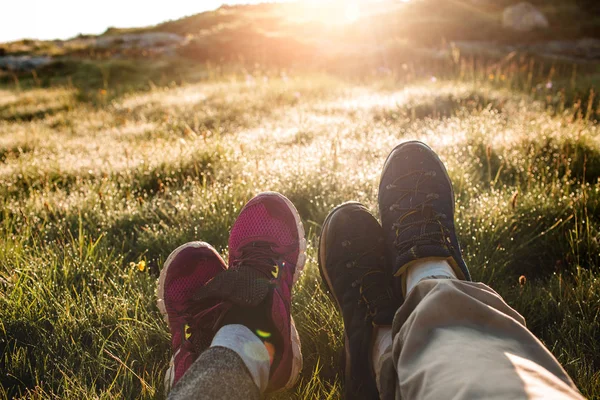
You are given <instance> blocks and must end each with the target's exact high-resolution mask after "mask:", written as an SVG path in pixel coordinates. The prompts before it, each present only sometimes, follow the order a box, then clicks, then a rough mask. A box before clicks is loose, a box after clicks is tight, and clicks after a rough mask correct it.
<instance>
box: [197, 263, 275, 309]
mask: <svg viewBox="0 0 600 400" xmlns="http://www.w3.org/2000/svg"><path fill="white" fill-rule="evenodd" d="M272 287H273V285H272V283H271V282H270V280H269V279H268V278H266V277H265V275H264V274H263V273H262V272H260V271H257V270H255V269H253V268H245V267H243V266H241V267H240V268H237V269H228V270H226V271H223V272H221V273H220V274H218V275H217V276H216V277H215V278H214V279H212V280H211V281H209V282H208V283H207V284H206V285H204V286H203V287H202V288H201V289H200V291H198V293H196V295H194V301H201V300H204V299H208V298H213V299H220V300H224V301H227V302H230V303H231V304H233V305H237V306H243V307H255V306H257V305H259V304H260V303H262V302H263V301H264V300H265V299H266V297H267V296H268V294H269V292H270V291H271V288H272Z"/></svg>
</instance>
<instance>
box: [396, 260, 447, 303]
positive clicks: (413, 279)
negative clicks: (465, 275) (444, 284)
mask: <svg viewBox="0 0 600 400" xmlns="http://www.w3.org/2000/svg"><path fill="white" fill-rule="evenodd" d="M432 278H437V279H456V274H455V273H454V271H453V270H452V267H451V266H450V264H448V262H447V261H446V260H444V259H441V258H438V259H429V260H427V259H425V260H422V261H417V262H415V263H414V264H413V265H411V266H410V267H408V270H407V271H406V295H408V294H409V293H410V291H411V290H412V289H413V288H414V287H415V286H417V284H418V283H419V282H421V281H422V280H423V279H432Z"/></svg>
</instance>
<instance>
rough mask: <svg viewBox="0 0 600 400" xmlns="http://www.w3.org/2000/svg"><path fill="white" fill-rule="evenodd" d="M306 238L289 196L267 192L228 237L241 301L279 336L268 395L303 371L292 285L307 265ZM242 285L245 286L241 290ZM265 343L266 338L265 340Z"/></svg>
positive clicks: (244, 212) (232, 272) (250, 204)
mask: <svg viewBox="0 0 600 400" xmlns="http://www.w3.org/2000/svg"><path fill="white" fill-rule="evenodd" d="M305 251H306V239H305V238H304V227H303V226H302V222H301V221H300V216H299V215H298V211H297V210H296V208H295V207H294V205H293V204H292V202H291V201H289V200H288V199H287V198H286V197H285V196H283V195H281V194H279V193H274V192H265V193H261V194H259V195H258V196H256V197H254V198H253V199H252V200H250V201H249V202H248V204H246V205H245V206H244V208H243V209H242V211H241V212H240V215H239V216H238V218H237V220H236V221H235V223H234V225H233V227H232V228H231V234H230V237H229V271H228V273H227V274H224V275H235V274H237V275H238V276H240V279H238V281H239V282H245V284H244V285H243V289H242V290H243V291H244V292H246V293H247V294H246V295H244V294H241V293H240V292H241V291H240V290H238V291H237V292H236V293H238V297H241V299H239V300H241V301H237V304H243V303H244V302H245V303H246V304H248V306H253V305H255V304H258V303H259V302H260V307H259V308H260V309H261V311H262V310H263V306H266V309H264V314H263V315H265V316H266V319H267V321H268V325H269V326H272V327H273V331H274V332H266V333H261V332H258V335H259V336H263V335H269V336H270V335H273V337H271V338H270V339H268V342H270V343H277V345H276V346H275V354H274V357H273V363H272V365H271V375H270V379H269V385H268V388H267V390H268V391H275V390H279V389H284V388H285V389H288V388H291V387H292V386H294V384H295V383H296V381H297V379H298V375H299V373H300V370H301V369H302V354H301V352H300V339H299V337H298V332H297V331H296V327H295V326H294V322H293V319H292V318H291V315H290V309H291V300H292V286H293V285H294V283H295V282H296V280H297V279H298V277H299V275H300V273H301V272H302V268H303V267H304V263H305V262H306V254H305ZM240 286H241V285H240ZM263 338H264V336H263Z"/></svg>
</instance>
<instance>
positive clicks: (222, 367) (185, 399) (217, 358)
mask: <svg viewBox="0 0 600 400" xmlns="http://www.w3.org/2000/svg"><path fill="white" fill-rule="evenodd" d="M168 398H169V399H170V400H192V399H209V400H219V399H223V400H237V399H239V400H246V399H248V400H254V399H256V400H258V399H259V398H260V391H259V390H258V387H257V386H256V384H255V383H254V380H253V379H252V377H251V375H250V372H248V369H247V368H246V365H245V364H244V362H243V361H242V359H241V358H240V356H238V355H237V353H236V352H234V351H233V350H230V349H227V348H225V347H209V348H208V349H206V351H204V352H203V353H202V354H200V356H199V357H198V359H197V360H196V361H194V363H193V364H192V365H191V367H190V368H189V369H188V370H187V371H186V373H185V374H184V375H183V377H182V378H181V379H180V380H179V382H177V384H176V385H175V386H174V387H173V389H172V390H171V392H170V393H169V397H168Z"/></svg>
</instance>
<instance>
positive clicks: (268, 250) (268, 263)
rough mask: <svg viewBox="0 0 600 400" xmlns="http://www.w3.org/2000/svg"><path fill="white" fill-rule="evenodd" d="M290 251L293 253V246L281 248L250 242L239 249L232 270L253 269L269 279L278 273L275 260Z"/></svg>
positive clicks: (272, 244)
mask: <svg viewBox="0 0 600 400" xmlns="http://www.w3.org/2000/svg"><path fill="white" fill-rule="evenodd" d="M274 249H277V250H279V251H278V253H280V254H281V255H278V254H277V253H276V252H275V251H274ZM292 251H294V245H293V244H292V245H289V246H287V247H286V246H283V247H281V246H277V245H276V244H274V243H271V242H267V241H256V242H251V243H248V244H247V245H245V246H244V247H242V248H240V252H241V255H240V257H239V258H238V259H237V260H236V261H235V262H234V263H233V265H232V268H240V267H242V266H244V267H248V268H254V269H255V270H257V271H260V272H262V273H264V274H265V275H267V276H269V277H272V276H275V277H276V276H277V274H278V273H279V271H278V269H279V265H278V264H277V262H276V258H279V257H282V256H285V255H286V254H289V253H291V252H292ZM274 273H275V275H274Z"/></svg>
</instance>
